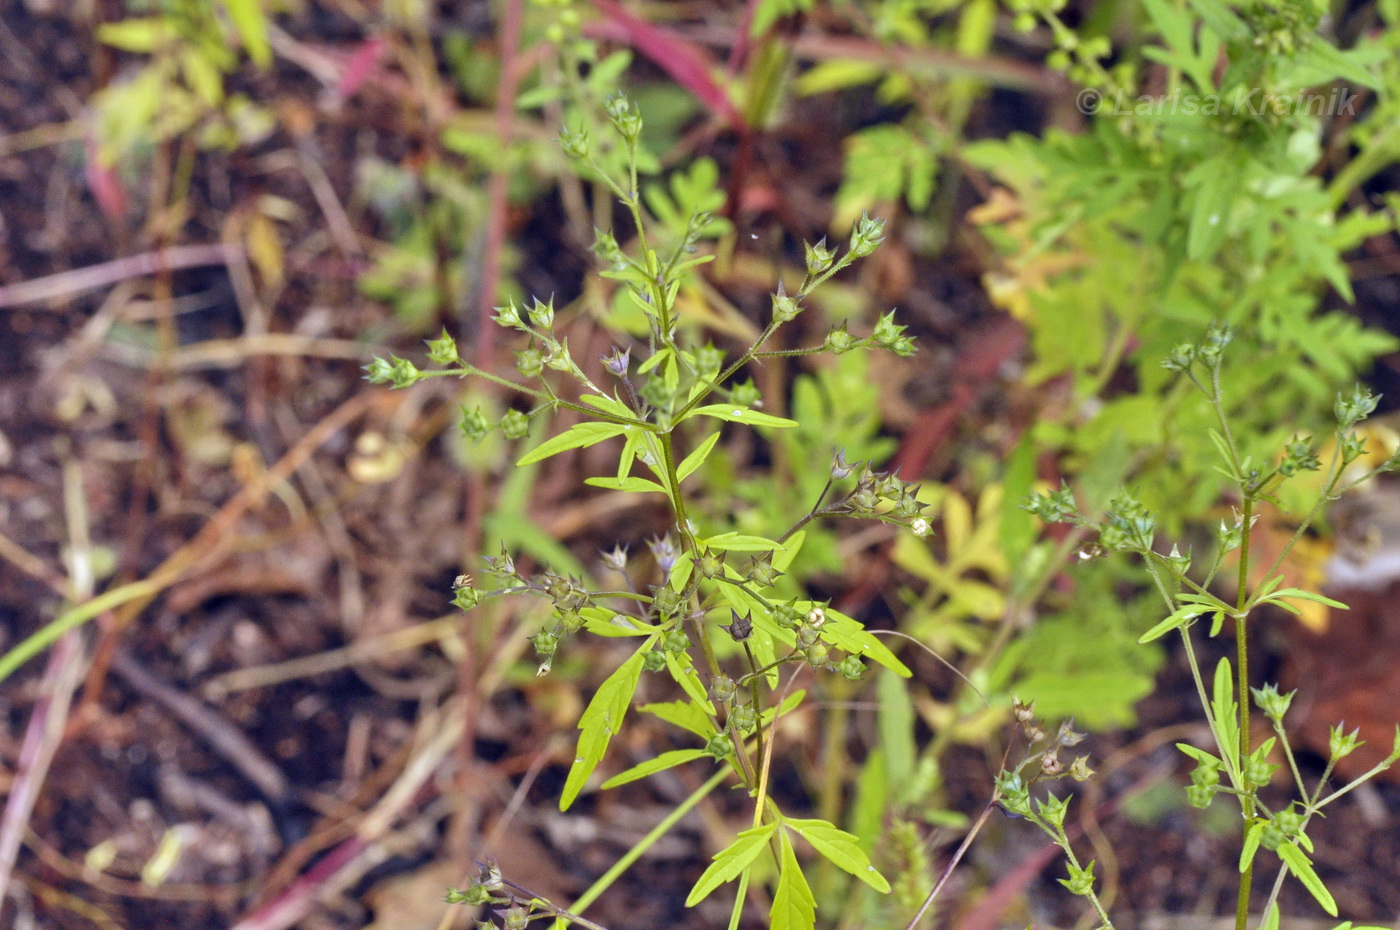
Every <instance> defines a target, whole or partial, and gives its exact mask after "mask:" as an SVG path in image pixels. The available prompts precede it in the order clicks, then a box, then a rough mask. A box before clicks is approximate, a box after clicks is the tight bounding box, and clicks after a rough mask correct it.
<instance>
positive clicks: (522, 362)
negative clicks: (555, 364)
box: [515, 347, 544, 378]
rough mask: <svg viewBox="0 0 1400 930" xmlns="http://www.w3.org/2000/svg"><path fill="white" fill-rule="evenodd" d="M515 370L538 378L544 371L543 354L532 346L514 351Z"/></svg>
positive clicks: (528, 376)
mask: <svg viewBox="0 0 1400 930" xmlns="http://www.w3.org/2000/svg"><path fill="white" fill-rule="evenodd" d="M515 370H516V371H518V372H520V373H521V374H522V375H524V376H525V377H527V378H538V377H539V376H540V372H542V371H544V356H543V355H541V354H540V351H539V349H536V348H534V347H531V348H528V349H523V350H521V351H519V352H517V353H515Z"/></svg>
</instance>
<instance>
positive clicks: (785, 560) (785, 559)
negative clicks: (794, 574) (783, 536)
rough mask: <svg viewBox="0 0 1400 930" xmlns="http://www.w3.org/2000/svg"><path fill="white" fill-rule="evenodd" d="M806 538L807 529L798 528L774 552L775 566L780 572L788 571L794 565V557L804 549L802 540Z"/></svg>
mask: <svg viewBox="0 0 1400 930" xmlns="http://www.w3.org/2000/svg"><path fill="white" fill-rule="evenodd" d="M806 538H807V531H806V530H798V531H797V532H796V533H793V534H792V535H791V536H789V537H788V541H787V542H785V543H783V545H782V546H781V547H780V548H779V549H778V550H777V551H775V552H774V553H773V567H774V568H776V569H777V570H778V571H780V572H785V571H787V570H788V569H789V568H790V567H791V566H792V561H793V559H795V558H797V553H798V552H800V551H802V542H803V540H805V539H806Z"/></svg>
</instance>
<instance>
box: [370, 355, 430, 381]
mask: <svg viewBox="0 0 1400 930" xmlns="http://www.w3.org/2000/svg"><path fill="white" fill-rule="evenodd" d="M422 376H423V374H422V372H420V371H419V370H418V367H417V366H416V365H414V364H413V363H412V362H410V361H409V360H408V359H406V358H399V357H398V356H397V355H392V356H390V357H389V360H388V361H385V360H384V359H382V358H379V357H378V356H375V358H374V361H372V362H370V363H369V364H368V365H366V366H365V380H366V381H368V382H369V383H370V384H387V385H389V386H391V387H394V388H406V387H408V386H409V385H411V384H413V383H414V382H415V381H417V380H418V379H420V378H421V377H422Z"/></svg>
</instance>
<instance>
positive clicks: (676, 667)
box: [666, 652, 715, 733]
mask: <svg viewBox="0 0 1400 930" xmlns="http://www.w3.org/2000/svg"><path fill="white" fill-rule="evenodd" d="M666 670H667V671H669V672H670V673H671V677H672V678H673V679H675V682H676V684H678V685H680V686H681V690H682V691H684V692H685V693H686V694H687V695H689V696H690V699H691V700H692V701H694V702H695V704H696V705H698V706H699V708H700V709H701V710H703V711H706V712H708V713H711V714H713V713H714V712H715V706H714V705H713V704H711V703H710V696H709V694H707V693H706V692H705V686H704V685H703V684H702V683H701V682H700V676H699V675H697V674H695V665H694V664H693V663H692V662H691V661H690V656H688V655H686V654H685V653H684V652H682V653H680V654H679V655H677V654H675V653H670V652H668V653H666ZM708 722H709V721H708V720H707V721H706V723H708ZM710 731H711V732H712V733H713V732H714V730H713V727H711V728H710Z"/></svg>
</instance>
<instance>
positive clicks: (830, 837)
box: [783, 818, 890, 894]
mask: <svg viewBox="0 0 1400 930" xmlns="http://www.w3.org/2000/svg"><path fill="white" fill-rule="evenodd" d="M783 823H785V824H786V825H787V826H788V828H789V829H791V830H794V831H796V832H797V833H799V834H801V836H802V838H803V839H805V840H806V841H807V842H809V843H811V844H812V848H813V849H815V850H816V851H817V852H819V853H821V854H822V855H823V856H825V857H826V858H827V859H830V860H831V862H832V864H833V865H835V866H837V867H838V868H840V869H842V870H844V871H846V872H849V873H851V874H852V875H854V876H855V877H856V878H858V879H860V880H861V881H863V882H865V883H866V884H867V885H869V886H870V887H871V888H874V889H875V890H876V891H878V892H880V893H881V894H888V893H889V890H890V883H889V882H887V881H885V876H883V875H881V874H880V873H879V872H877V871H875V866H873V865H871V864H870V858H869V857H868V856H866V854H865V851H864V850H863V849H861V848H860V842H859V840H857V839H856V837H855V836H853V835H852V834H850V833H847V832H846V831H845V830H839V829H837V828H836V827H835V826H834V825H833V824H830V823H827V822H826V821H825V820H793V819H791V818H785V819H784V820H783Z"/></svg>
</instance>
